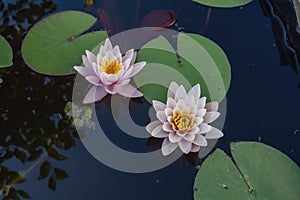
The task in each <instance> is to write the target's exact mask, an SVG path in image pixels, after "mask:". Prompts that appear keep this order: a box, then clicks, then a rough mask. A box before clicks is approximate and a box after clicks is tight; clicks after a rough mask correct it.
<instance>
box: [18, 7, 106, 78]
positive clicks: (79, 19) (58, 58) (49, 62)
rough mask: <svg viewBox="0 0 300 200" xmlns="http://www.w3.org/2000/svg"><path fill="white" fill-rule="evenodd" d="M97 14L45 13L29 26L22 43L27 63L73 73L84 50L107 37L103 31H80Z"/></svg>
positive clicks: (39, 68)
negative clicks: (46, 14)
mask: <svg viewBox="0 0 300 200" xmlns="http://www.w3.org/2000/svg"><path fill="white" fill-rule="evenodd" d="M96 20H97V19H96V18H95V17H93V16H92V15H89V14H87V13H84V12H79V11H65V12H60V13H56V14H53V15H50V16H48V17H46V18H45V19H43V20H41V21H40V22H38V23H37V24H36V25H35V26H34V27H33V28H31V29H30V31H29V32H28V34H27V35H26V37H25V39H24V42H23V45H22V55H23V58H24V60H25V62H26V64H27V65H28V66H29V67H30V68H31V69H33V70H34V71H36V72H39V73H42V74H47V75H68V74H72V73H75V71H74V69H73V66H75V65H80V64H81V62H82V61H81V59H82V58H81V56H82V54H84V51H85V50H91V49H93V48H94V47H95V46H96V45H97V44H99V43H100V42H101V41H104V40H105V38H106V37H107V33H106V32H104V31H96V32H92V33H87V34H83V35H80V34H82V33H83V32H84V31H86V30H87V29H88V28H90V27H91V26H92V25H93V24H94V23H95V22H96Z"/></svg>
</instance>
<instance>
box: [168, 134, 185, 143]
mask: <svg viewBox="0 0 300 200" xmlns="http://www.w3.org/2000/svg"><path fill="white" fill-rule="evenodd" d="M181 139H182V137H181V136H179V135H177V134H176V132H174V131H173V132H171V133H169V140H170V142H172V143H175V142H179V141H180V140H181Z"/></svg>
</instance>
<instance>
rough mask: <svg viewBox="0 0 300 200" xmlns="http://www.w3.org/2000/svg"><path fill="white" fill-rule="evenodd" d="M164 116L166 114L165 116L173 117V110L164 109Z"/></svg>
mask: <svg viewBox="0 0 300 200" xmlns="http://www.w3.org/2000/svg"><path fill="white" fill-rule="evenodd" d="M165 114H166V116H173V110H172V109H171V108H166V109H165Z"/></svg>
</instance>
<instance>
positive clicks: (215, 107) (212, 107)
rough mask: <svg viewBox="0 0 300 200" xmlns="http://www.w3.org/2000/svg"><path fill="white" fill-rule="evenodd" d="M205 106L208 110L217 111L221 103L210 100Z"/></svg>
mask: <svg viewBox="0 0 300 200" xmlns="http://www.w3.org/2000/svg"><path fill="white" fill-rule="evenodd" d="M205 108H206V110H207V111H215V112H217V111H218V108H219V103H218V102H217V101H213V102H209V103H207V104H206V106H205Z"/></svg>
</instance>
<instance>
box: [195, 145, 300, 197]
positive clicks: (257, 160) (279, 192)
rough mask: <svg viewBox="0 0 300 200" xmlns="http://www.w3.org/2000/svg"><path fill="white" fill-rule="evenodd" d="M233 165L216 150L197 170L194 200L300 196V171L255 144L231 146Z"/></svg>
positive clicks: (277, 153) (275, 152) (279, 154)
mask: <svg viewBox="0 0 300 200" xmlns="http://www.w3.org/2000/svg"><path fill="white" fill-rule="evenodd" d="M231 153H232V155H233V158H234V162H233V161H232V160H231V159H230V157H229V156H227V155H226V154H225V153H224V152H223V151H221V150H219V149H217V150H216V151H215V152H214V153H213V154H212V155H210V156H209V157H208V158H207V159H206V160H205V162H204V163H203V164H202V166H201V167H200V170H199V172H198V174H197V176H196V180H195V183H194V189H195V192H194V199H195V200H200V199H201V200H205V199H214V200H219V199H220V200H227V199H228V200H231V199H289V200H297V199H299V196H300V190H299V184H300V169H299V167H298V166H297V165H296V163H294V162H293V161H292V160H291V159H290V158H289V157H287V156H286V155H285V154H283V153H282V152H280V151H278V150H276V149H274V148H273V147H270V146H268V145H265V144H262V143H259V142H237V143H232V144H231Z"/></svg>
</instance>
